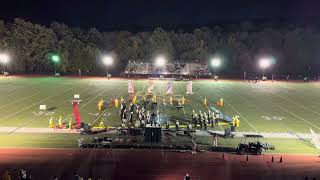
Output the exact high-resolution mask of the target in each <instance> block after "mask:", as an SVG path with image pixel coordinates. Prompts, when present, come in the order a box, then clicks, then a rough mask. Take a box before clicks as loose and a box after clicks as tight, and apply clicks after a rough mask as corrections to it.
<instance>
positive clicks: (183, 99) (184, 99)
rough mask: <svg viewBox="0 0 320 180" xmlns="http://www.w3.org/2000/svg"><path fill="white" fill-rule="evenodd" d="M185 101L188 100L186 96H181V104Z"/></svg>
mask: <svg viewBox="0 0 320 180" xmlns="http://www.w3.org/2000/svg"><path fill="white" fill-rule="evenodd" d="M185 102H186V98H184V96H182V98H181V104H182V105H184V103H185Z"/></svg>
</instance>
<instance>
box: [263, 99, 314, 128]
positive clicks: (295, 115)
mask: <svg viewBox="0 0 320 180" xmlns="http://www.w3.org/2000/svg"><path fill="white" fill-rule="evenodd" d="M263 100H265V101H267V102H269V103H271V104H274V105H276V106H278V107H279V108H280V109H282V110H284V111H286V112H287V113H289V114H291V115H292V116H294V117H296V118H298V119H300V120H302V121H304V122H306V123H307V124H309V125H311V126H313V127H315V128H317V129H320V128H319V127H318V126H316V125H314V124H312V123H310V122H309V121H307V120H306V119H304V118H302V117H300V116H298V115H297V114H295V113H293V112H291V111H290V110H288V109H287V108H284V107H283V106H281V105H279V104H278V103H275V102H273V101H270V100H268V99H267V98H263Z"/></svg>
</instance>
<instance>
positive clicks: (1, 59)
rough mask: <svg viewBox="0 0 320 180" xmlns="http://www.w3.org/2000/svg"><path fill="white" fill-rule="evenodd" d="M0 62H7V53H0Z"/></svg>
mask: <svg viewBox="0 0 320 180" xmlns="http://www.w3.org/2000/svg"><path fill="white" fill-rule="evenodd" d="M0 63H1V64H8V63H9V55H8V54H0Z"/></svg>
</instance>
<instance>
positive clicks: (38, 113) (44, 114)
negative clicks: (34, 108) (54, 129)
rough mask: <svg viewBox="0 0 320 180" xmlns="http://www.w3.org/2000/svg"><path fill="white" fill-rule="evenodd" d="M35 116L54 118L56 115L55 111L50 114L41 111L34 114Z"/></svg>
mask: <svg viewBox="0 0 320 180" xmlns="http://www.w3.org/2000/svg"><path fill="white" fill-rule="evenodd" d="M32 113H33V114H34V115H35V116H52V115H54V112H53V111H49V112H44V111H39V112H32Z"/></svg>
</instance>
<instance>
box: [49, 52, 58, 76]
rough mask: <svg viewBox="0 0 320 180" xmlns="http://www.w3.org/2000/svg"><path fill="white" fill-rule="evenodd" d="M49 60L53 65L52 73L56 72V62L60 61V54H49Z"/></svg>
mask: <svg viewBox="0 0 320 180" xmlns="http://www.w3.org/2000/svg"><path fill="white" fill-rule="evenodd" d="M50 59H51V61H52V62H53V66H54V74H57V67H56V66H57V64H58V63H59V62H60V56H59V55H58V54H53V55H51V56H50Z"/></svg>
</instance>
